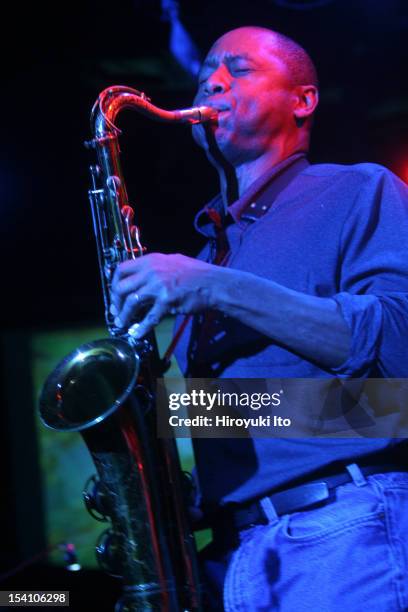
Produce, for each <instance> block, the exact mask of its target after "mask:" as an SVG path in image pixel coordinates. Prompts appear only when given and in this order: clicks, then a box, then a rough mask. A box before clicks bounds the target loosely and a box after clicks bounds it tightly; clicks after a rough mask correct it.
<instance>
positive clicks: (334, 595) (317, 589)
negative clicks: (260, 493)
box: [203, 472, 408, 612]
mask: <svg viewBox="0 0 408 612" xmlns="http://www.w3.org/2000/svg"><path fill="white" fill-rule="evenodd" d="M360 474H361V472H360ZM355 482H356V481H354V482H350V483H348V484H345V485H342V486H340V487H337V488H336V489H335V491H334V495H335V499H334V500H333V501H328V502H326V503H324V504H322V505H320V506H319V507H316V508H314V509H312V510H306V511H303V512H294V513H292V514H287V515H284V516H281V517H275V518H273V517H272V518H271V520H270V522H269V523H268V524H267V525H257V526H255V527H251V528H249V529H247V530H245V531H242V532H241V533H240V534H239V541H237V542H235V543H234V541H233V538H232V537H229V542H228V537H226V538H224V541H223V542H222V541H221V540H220V541H219V542H218V543H217V541H215V542H214V543H213V544H211V545H210V546H209V548H208V549H207V551H205V552H204V555H203V557H204V566H205V570H206V574H207V578H208V580H209V593H210V595H209V596H210V603H209V604H208V607H207V608H206V610H207V609H208V610H210V609H211V610H220V611H221V610H225V611H226V612H270V611H273V610H276V611H278V610H279V612H340V611H341V612H344V611H346V612H361V611H362V610H370V612H394V611H395V612H397V611H406V610H408V474H407V473H403V472H395V473H394V472H393V473H386V474H375V475H373V476H368V477H367V478H366V479H365V478H364V476H362V475H361V478H360V479H358V480H357V482H358V484H355ZM217 588H218V590H219V592H218V601H217V592H216V591H217ZM222 590H223V596H222ZM222 599H223V603H222Z"/></svg>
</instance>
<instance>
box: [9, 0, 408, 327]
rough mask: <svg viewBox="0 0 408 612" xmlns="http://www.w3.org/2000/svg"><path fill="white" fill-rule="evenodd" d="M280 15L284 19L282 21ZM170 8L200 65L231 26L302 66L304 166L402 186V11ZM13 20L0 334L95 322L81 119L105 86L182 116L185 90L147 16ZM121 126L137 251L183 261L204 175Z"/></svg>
mask: <svg viewBox="0 0 408 612" xmlns="http://www.w3.org/2000/svg"><path fill="white" fill-rule="evenodd" d="M291 4H294V5H296V6H297V7H298V8H297V9H294V8H285V7H284V6H281V5H285V6H286V5H288V6H290V5H291ZM319 5H321V6H319ZM299 7H301V8H302V10H300V8H299ZM180 9H181V10H180V17H181V19H182V21H183V23H184V25H185V27H186V29H187V30H188V32H189V33H190V35H191V37H192V39H193V40H194V41H195V43H196V44H197V45H198V47H199V49H200V51H201V53H202V54H205V53H206V51H207V50H208V48H209V46H210V45H211V43H212V42H213V40H214V39H215V38H216V37H217V36H218V35H220V34H221V33H223V32H224V31H226V30H228V29H230V28H233V27H236V26H240V25H244V24H255V25H264V26H268V27H272V28H275V29H277V30H279V31H281V32H283V33H285V34H287V35H289V36H291V37H293V38H295V39H296V40H297V41H299V42H300V43H301V44H302V45H303V46H304V47H305V48H306V49H307V50H308V51H309V52H310V54H311V55H312V57H313V59H314V60H315V63H316V65H317V68H318V71H319V74H320V80H321V104H320V109H319V111H318V116H317V120H316V124H315V130H314V137H313V141H312V151H311V159H312V161H316V162H324V161H334V162H340V163H355V162H360V161H371V162H378V163H383V164H385V165H386V166H387V167H389V168H391V169H392V170H394V171H395V172H396V173H397V174H399V175H400V176H401V177H404V176H408V153H407V150H406V143H407V129H408V105H407V99H408V93H407V82H406V78H404V75H405V73H406V66H407V59H408V51H407V44H406V37H407V32H408V3H407V2H404V1H403V0H337V1H336V0H333V1H327V0H309V1H308V0H287V2H285V0H269V1H268V0H251V2H248V1H245V0H235V1H232V0H217V1H215V0H208V1H207V2H196V1H191V0H190V1H188V0H182V1H181V3H180ZM306 9H307V10H306ZM13 10H14V11H15V15H14V17H11V18H9V19H8V21H6V22H5V23H4V29H5V30H6V33H8V36H9V38H8V42H7V43H6V44H5V49H4V52H3V53H2V73H3V78H2V81H3V95H2V106H3V109H2V130H1V139H0V160H1V163H0V190H1V216H2V218H1V224H0V225H1V232H2V234H1V244H2V246H3V248H4V255H3V259H2V261H3V282H2V287H3V291H4V296H5V298H6V299H5V300H4V302H3V305H4V308H3V325H4V327H6V328H9V327H10V326H12V327H14V326H16V327H19V328H21V327H30V326H43V325H49V324H54V325H60V324H63V323H71V322H75V323H78V322H84V321H90V320H95V319H98V320H100V321H102V305H101V295H100V290H99V285H98V281H97V274H98V271H97V268H96V254H95V249H94V245H93V236H92V229H91V223H90V213H89V210H88V201H87V189H88V166H89V164H90V163H91V162H92V161H93V159H92V155H90V153H89V152H88V151H86V150H85V148H84V147H83V145H82V143H83V141H84V140H85V139H87V138H89V137H90V131H89V113H90V109H91V107H92V104H93V102H94V101H95V99H96V97H97V95H98V93H99V91H100V90H101V89H103V88H104V87H106V86H108V85H111V84H115V83H117V84H127V85H130V86H134V87H136V88H138V89H141V90H144V91H146V92H147V93H148V95H149V96H150V97H151V98H152V100H153V102H154V103H155V104H157V105H158V106H161V107H163V108H166V109H170V108H177V107H186V106H189V105H190V104H191V101H192V98H193V94H194V86H195V84H194V80H193V79H191V78H190V77H189V76H188V75H187V74H186V73H185V72H184V71H183V69H182V68H181V67H180V66H178V65H177V63H176V61H175V60H174V59H173V57H172V56H171V54H170V52H169V51H168V39H169V23H168V22H166V21H163V20H162V19H161V10H160V2H159V1H156V0H126V1H122V2H119V3H117V5H116V6H114V5H113V4H112V3H108V2H105V1H103V2H101V1H98V2H96V1H95V0H86V1H84V2H82V3H81V4H80V5H79V6H78V7H76V5H75V4H73V3H67V4H66V5H65V8H64V5H63V4H60V5H59V6H58V7H57V3H53V4H52V6H45V3H43V4H41V3H32V6H28V7H21V6H20V5H18V4H16V6H15V7H14V9H13ZM119 124H120V126H121V127H122V129H123V131H124V135H123V137H122V139H121V145H122V151H123V156H122V157H123V165H124V171H125V178H126V182H127V187H128V192H129V196H130V199H131V201H132V202H133V203H134V205H135V207H136V210H137V216H138V222H139V224H140V225H141V228H142V233H143V239H144V243H145V244H146V245H147V247H148V248H149V250H161V251H164V252H171V251H181V252H185V253H188V254H194V253H195V252H196V251H197V249H198V247H199V242H198V238H196V237H195V236H194V234H193V230H192V228H191V222H192V219H193V216H194V213H195V212H196V211H197V210H198V209H199V208H200V207H201V206H202V205H203V204H204V203H205V201H206V199H208V198H209V197H211V196H212V195H214V193H215V192H216V189H217V184H216V176H215V173H214V172H213V170H212V168H211V167H209V165H208V164H207V162H206V160H205V158H204V156H203V155H202V153H201V151H200V150H198V148H197V147H196V146H195V145H194V143H193V142H192V139H191V137H190V133H189V129H188V128H187V127H184V126H173V125H159V124H155V123H154V122H152V121H150V120H148V119H145V118H142V117H141V116H139V115H138V114H136V113H132V112H125V113H122V115H121V116H120V118H119Z"/></svg>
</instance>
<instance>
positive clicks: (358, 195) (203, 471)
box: [112, 27, 408, 612]
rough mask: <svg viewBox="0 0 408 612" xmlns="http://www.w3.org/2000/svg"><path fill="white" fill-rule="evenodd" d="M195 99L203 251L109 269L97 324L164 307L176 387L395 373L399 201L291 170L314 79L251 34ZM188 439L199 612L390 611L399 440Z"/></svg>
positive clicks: (403, 603) (225, 47)
mask: <svg viewBox="0 0 408 612" xmlns="http://www.w3.org/2000/svg"><path fill="white" fill-rule="evenodd" d="M195 104H202V105H206V106H209V107H212V108H214V109H215V110H216V111H217V114H218V115H217V120H215V121H213V122H211V123H208V124H205V125H204V124H200V125H196V126H194V127H193V135H194V139H195V141H196V142H197V143H198V144H199V146H201V147H202V148H203V149H204V151H205V153H206V155H207V158H208V160H209V161H210V163H211V164H213V165H214V167H215V168H216V170H217V171H218V174H219V179H220V193H219V195H217V196H216V197H215V198H214V199H213V200H212V201H211V202H210V203H209V204H208V205H207V206H206V207H205V209H204V210H203V211H201V213H199V215H198V216H197V218H196V228H197V229H198V231H200V232H201V233H203V234H204V235H205V236H207V238H208V245H207V247H206V248H205V249H204V251H203V252H202V253H201V254H200V257H199V258H198V259H192V258H190V257H185V256H183V255H180V254H175V255H162V254H158V253H154V254H150V255H146V256H144V257H141V258H138V259H136V260H130V261H127V262H124V263H122V264H120V265H119V266H118V267H117V269H116V272H115V275H114V280H113V286H112V289H113V293H112V314H113V315H114V316H115V317H116V320H115V324H116V325H117V326H118V327H123V328H126V327H127V326H129V325H130V324H131V322H132V321H133V320H134V317H135V314H136V313H137V312H138V311H139V309H140V308H141V307H143V308H145V307H146V304H148V305H150V309H149V310H148V312H147V314H146V315H145V316H144V318H143V319H142V320H141V321H140V322H139V323H138V325H137V326H136V327H135V326H134V328H133V329H134V333H135V336H136V337H140V338H141V337H143V336H145V335H146V333H148V332H149V331H150V330H151V329H152V328H153V327H154V326H155V325H157V323H158V322H159V321H160V320H161V319H162V317H163V316H165V315H167V314H169V313H171V314H178V315H193V316H192V317H191V320H190V322H189V325H188V326H187V328H186V330H185V333H184V334H183V336H182V340H181V341H180V343H179V348H178V358H179V363H180V366H181V368H182V371H183V372H184V373H185V375H186V376H189V377H196V378H198V377H202V378H204V377H207V378H214V377H225V378H240V377H241V378H272V377H281V378H290V377H297V378H325V377H340V378H344V377H359V378H367V377H370V378H387V377H388V378H393V377H399V378H403V377H405V376H406V375H407V371H408V365H407V364H408V349H407V348H406V347H407V342H406V338H407V337H408V257H407V253H408V190H407V188H406V186H405V185H404V184H403V183H402V182H401V181H399V180H398V179H397V177H395V176H394V175H393V174H392V173H391V172H389V171H388V170H386V169H385V168H383V167H381V166H378V165H374V164H358V165H354V166H341V165H334V164H320V165H311V164H309V162H308V161H307V152H308V149H309V140H310V133H311V128H312V121H313V116H314V112H315V110H316V107H317V104H318V80H317V75H316V70H315V68H314V65H313V63H312V61H311V59H310V58H309V56H308V55H307V53H306V52H305V51H304V50H303V49H302V48H301V47H300V46H299V45H298V44H297V43H296V42H294V41H292V40H290V39H288V38H286V37H285V36H283V35H281V34H279V33H276V32H273V31H271V30H267V29H264V28H258V27H245V28H239V29H237V30H233V31H231V32H228V33H227V34H225V35H224V36H222V37H221V38H220V39H219V40H217V41H216V42H215V44H214V45H213V47H212V48H211V50H210V51H209V53H208V55H207V57H206V59H205V61H204V63H203V66H202V68H201V71H200V75H199V85H198V91H197V94H196V97H195ZM337 120H339V118H333V121H337ZM194 444H195V453H196V463H197V472H198V478H199V481H200V486H201V494H202V510H203V511H204V513H205V514H207V515H208V516H209V517H210V521H211V525H212V527H213V531H214V541H213V543H212V544H211V545H210V546H209V547H208V548H207V550H206V551H204V553H203V564H204V568H205V572H206V578H207V591H208V592H207V595H208V607H207V609H214V610H217V609H226V610H229V611H232V610H234V611H238V610H261V609H262V610H280V611H281V612H293V610H298V609H299V610H300V609H302V610H327V611H330V612H332V611H337V610H343V609H344V608H345V607H346V606H348V607H349V609H350V610H359V609H363V608H364V606H365V605H366V602H367V600H370V601H371V602H372V603H373V609H375V610H376V611H377V610H378V611H384V612H385V611H389V610H402V609H406V607H408V580H407V578H406V576H407V575H408V573H407V571H408V539H407V537H406V533H407V532H408V512H407V510H408V475H407V474H406V473H405V468H404V465H403V463H402V459H401V456H402V450H403V448H404V447H405V448H406V445H405V443H404V442H401V441H398V440H393V439H388V438H376V439H368V438H364V439H357V440H356V439H342V440H328V439H326V440H321V439H307V440H305V439H296V440H293V439H292V440H289V439H274V440H255V439H254V440H252V441H251V443H250V445H249V443H248V441H247V440H245V441H242V440H220V439H214V440H211V439H197V440H195V441H194ZM209 457H211V461H208V458H209ZM317 479H321V480H322V481H324V482H325V483H326V484H327V491H328V492H327V495H326V497H325V498H324V499H321V500H320V501H319V502H318V503H316V500H315V498H312V497H311V498H310V500H309V499H308V497H307V496H308V494H307V491H308V490H313V486H312V487H311V488H309V489H307V488H305V486H306V485H310V484H312V485H313V483H315V482H316V480H317ZM282 491H284V492H285V496H284V497H282V496H281V497H280V498H279V499H280V500H281V501H280V503H279V504H278V503H277V501H276V500H277V499H278V498H277V497H276V495H277V494H279V493H280V492H282ZM282 499H284V500H286V501H283V502H282ZM316 581H317V582H318V585H319V588H318V589H317V588H316Z"/></svg>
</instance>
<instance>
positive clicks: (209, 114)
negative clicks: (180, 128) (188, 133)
mask: <svg viewBox="0 0 408 612" xmlns="http://www.w3.org/2000/svg"><path fill="white" fill-rule="evenodd" d="M175 113H177V120H178V121H182V122H183V123H190V124H194V123H204V122H206V121H216V120H217V116H218V112H217V111H216V110H215V108H211V107H210V106H193V108H186V109H183V110H179V111H175Z"/></svg>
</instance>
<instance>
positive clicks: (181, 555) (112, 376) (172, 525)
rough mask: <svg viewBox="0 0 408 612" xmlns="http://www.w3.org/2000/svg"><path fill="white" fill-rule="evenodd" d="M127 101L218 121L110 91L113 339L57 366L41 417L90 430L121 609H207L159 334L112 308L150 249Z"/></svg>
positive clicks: (106, 133)
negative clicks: (115, 290)
mask: <svg viewBox="0 0 408 612" xmlns="http://www.w3.org/2000/svg"><path fill="white" fill-rule="evenodd" d="M124 108H132V109H135V110H137V111H138V112H139V113H142V114H144V115H147V116H148V117H149V118H151V119H157V120H160V121H165V122H178V123H189V124H192V123H201V122H204V121H210V120H214V119H215V117H216V111H214V110H213V109H212V108H209V107H205V106H201V107H193V108H187V109H181V110H175V111H166V110H163V109H160V108H158V107H156V106H154V105H153V104H152V103H151V102H150V100H149V99H148V98H147V97H146V96H145V94H143V93H141V92H139V91H137V90H135V89H131V88H129V87H123V86H113V87H109V88H107V89H105V90H104V91H103V92H102V93H101V94H100V95H99V97H98V99H97V101H96V103H95V105H94V107H93V109H92V113H91V129H92V135H93V138H92V140H91V141H89V142H87V143H85V144H86V145H87V147H88V148H91V149H93V150H94V151H95V152H96V155H97V163H96V165H92V166H91V167H90V172H91V181H92V183H91V189H90V190H89V200H90V204H91V209H92V218H93V226H94V233H95V238H96V247H97V252H98V260H99V269H100V275H101V281H102V288H103V297H104V303H105V319H106V325H107V328H108V331H109V335H110V337H109V338H106V339H101V340H96V341H94V342H91V343H88V344H84V345H82V346H80V347H79V348H78V349H76V350H75V351H73V352H72V353H70V354H69V355H68V356H67V357H65V358H64V359H63V360H62V361H61V362H60V363H59V364H58V365H57V367H56V369H55V370H54V371H53V372H52V373H51V374H50V375H49V377H48V379H47V380H46V382H45V384H44V386H43V389H42V392H41V396H40V416H41V419H42V421H43V423H44V424H45V425H46V426H47V427H49V428H51V429H54V430H58V431H79V432H81V434H82V436H83V438H84V440H85V443H86V445H87V447H88V449H89V451H90V453H91V456H92V459H93V462H94V464H95V467H96V470H97V474H98V476H97V477H93V478H92V479H90V481H89V483H88V486H87V488H86V490H85V492H84V500H85V503H86V506H87V508H88V510H89V511H90V512H91V514H93V515H94V516H95V517H96V518H99V519H100V520H108V521H109V522H110V528H109V529H107V530H106V531H105V532H104V533H103V534H102V536H101V538H100V539H99V541H98V544H97V548H96V551H97V558H98V561H99V563H100V565H101V566H102V568H103V569H105V570H106V571H108V572H109V573H111V574H113V575H116V576H121V578H122V580H123V593H122V597H121V599H120V600H119V602H118V603H117V605H116V608H115V609H116V610H123V611H128V612H130V611H135V610H143V611H144V610H160V611H167V612H179V611H186V610H191V611H193V610H194V611H196V610H200V609H201V603H200V601H201V598H200V585H199V578H198V572H197V561H196V553H195V544H194V537H193V535H192V533H191V530H190V527H189V523H188V518H187V513H186V495H185V487H184V482H183V474H182V471H181V468H180V463H179V457H178V453H177V447H176V444H175V440H174V438H171V437H169V438H168V439H159V438H158V437H157V431H156V417H155V380H156V379H157V377H158V376H160V375H162V373H163V369H162V364H161V361H160V359H159V356H158V350H157V343H156V339H155V336H154V333H150V334H149V335H148V336H147V337H146V338H144V339H142V340H137V341H136V340H135V339H134V337H133V336H132V327H130V328H129V330H127V331H124V330H121V329H119V328H117V327H116V326H115V323H114V317H113V316H112V314H111V312H110V306H111V283H112V277H113V274H114V271H115V268H116V266H117V265H118V264H119V263H120V262H123V261H126V260H129V259H134V258H136V257H141V256H142V255H143V251H144V248H143V246H142V244H141V240H140V232H139V228H138V227H137V225H135V224H134V217H135V211H134V210H133V208H132V207H131V206H130V204H129V201H128V196H127V192H126V186H125V182H124V179H123V175H122V170H121V166H120V159H119V143H118V138H119V135H120V130H119V129H118V128H117V126H116V125H115V119H116V117H117V115H118V113H119V112H120V111H121V110H122V109H124Z"/></svg>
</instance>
